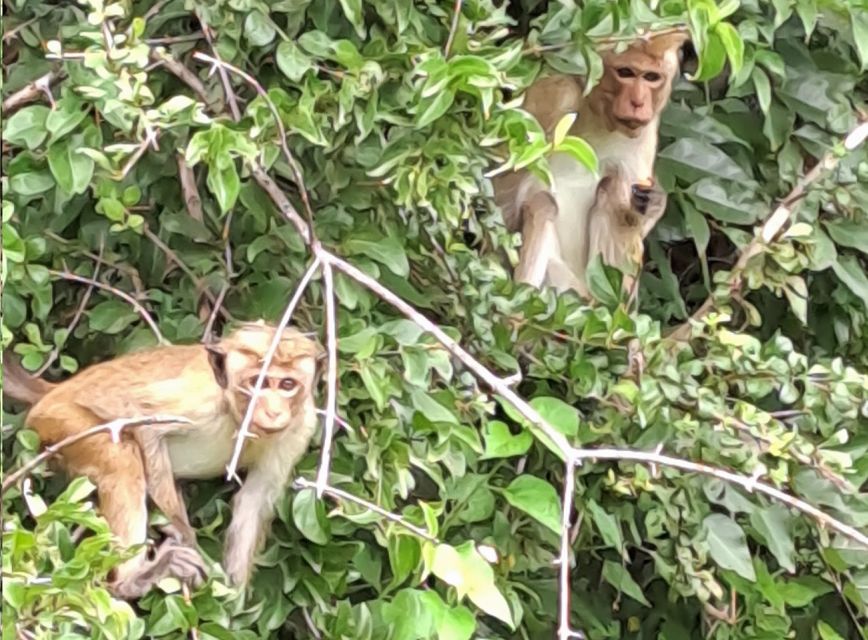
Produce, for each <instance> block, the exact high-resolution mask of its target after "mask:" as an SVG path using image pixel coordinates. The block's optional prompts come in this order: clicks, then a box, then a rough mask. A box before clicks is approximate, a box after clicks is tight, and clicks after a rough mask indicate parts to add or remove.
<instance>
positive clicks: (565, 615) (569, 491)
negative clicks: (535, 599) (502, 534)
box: [558, 456, 585, 640]
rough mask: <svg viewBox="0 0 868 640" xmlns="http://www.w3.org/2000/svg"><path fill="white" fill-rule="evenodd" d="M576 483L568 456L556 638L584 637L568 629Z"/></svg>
mask: <svg viewBox="0 0 868 640" xmlns="http://www.w3.org/2000/svg"><path fill="white" fill-rule="evenodd" d="M575 484H576V461H575V460H574V459H573V457H572V456H569V458H568V459H567V464H566V473H565V474H564V492H563V495H562V498H561V509H562V513H561V554H560V557H559V558H558V566H559V572H558V577H559V583H560V585H559V588H558V610H559V615H558V618H559V619H560V625H559V626H558V640H570V638H584V637H585V636H584V634H581V633H578V632H576V631H573V630H572V629H570V546H571V545H570V534H571V531H570V513H571V512H572V510H573V493H574V491H575Z"/></svg>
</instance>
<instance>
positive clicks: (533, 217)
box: [515, 191, 560, 287]
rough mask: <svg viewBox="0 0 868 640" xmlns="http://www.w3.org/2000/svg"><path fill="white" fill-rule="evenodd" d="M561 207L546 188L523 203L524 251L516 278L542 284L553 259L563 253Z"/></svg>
mask: <svg viewBox="0 0 868 640" xmlns="http://www.w3.org/2000/svg"><path fill="white" fill-rule="evenodd" d="M557 214H558V207H557V204H556V203H555V200H554V198H553V197H552V196H551V194H549V193H548V192H546V191H538V192H536V193H535V194H533V195H532V196H530V197H529V198H528V199H527V200H526V201H525V202H524V203H523V204H522V206H521V217H522V229H521V251H520V252H519V261H518V266H517V267H516V268H515V279H516V280H517V281H518V282H524V283H527V284H531V285H533V286H535V287H541V286H542V285H543V284H544V282H545V277H546V272H547V269H548V264H549V260H550V259H551V258H552V257H557V256H559V255H560V245H559V244H558V237H557V233H556V231H555V224H554V222H555V217H556V216H557Z"/></svg>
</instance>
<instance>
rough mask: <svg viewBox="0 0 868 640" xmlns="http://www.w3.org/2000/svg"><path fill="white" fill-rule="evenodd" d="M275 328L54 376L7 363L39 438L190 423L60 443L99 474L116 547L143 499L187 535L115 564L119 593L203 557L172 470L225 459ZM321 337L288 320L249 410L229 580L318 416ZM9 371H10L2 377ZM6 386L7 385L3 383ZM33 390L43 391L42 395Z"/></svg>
mask: <svg viewBox="0 0 868 640" xmlns="http://www.w3.org/2000/svg"><path fill="white" fill-rule="evenodd" d="M274 331H275V328H274V327H272V326H269V325H265V324H261V323H260V324H247V325H244V326H242V327H240V328H239V329H237V330H236V331H234V332H233V333H231V334H230V335H229V336H227V337H226V338H224V339H222V340H221V341H220V342H218V343H217V344H216V345H213V346H210V347H208V348H206V347H205V346H203V345H188V346H165V347H158V348H155V349H152V350H149V351H142V352H137V353H132V354H127V355H123V356H120V357H117V358H115V359H113V360H108V361H106V362H101V363H99V364H95V365H93V366H91V367H88V368H86V369H84V370H82V371H81V372H80V373H78V374H77V375H75V376H73V377H72V378H70V379H69V380H66V381H65V382H63V383H60V384H58V385H50V384H48V383H44V382H41V383H40V381H36V380H33V379H32V378H30V379H29V380H27V379H22V371H20V370H16V371H13V372H12V378H13V384H12V391H13V392H14V391H15V390H24V391H23V392H22V393H19V394H18V395H16V394H14V393H12V394H10V395H11V396H12V397H15V398H16V399H19V400H22V401H32V400H33V399H34V390H37V389H41V390H43V391H44V392H45V394H44V396H43V397H41V399H38V400H37V401H36V403H35V404H34V406H33V407H32V408H31V409H30V411H29V413H28V415H27V421H26V423H27V426H28V427H29V428H31V429H33V430H34V431H36V433H37V434H38V435H39V437H40V440H41V441H42V443H43V444H46V445H47V444H53V443H56V442H58V441H60V440H62V439H63V438H66V437H68V436H70V435H73V434H75V433H79V432H81V431H83V430H85V429H88V428H90V427H93V426H96V425H99V424H102V423H106V422H109V421H111V420H116V419H121V418H132V417H141V416H149V415H155V414H164V415H165V414H168V415H176V416H179V417H183V418H186V419H187V420H189V424H183V423H179V424H168V425H153V426H141V427H134V428H130V429H127V430H125V431H124V432H123V433H122V441H121V442H120V443H119V444H115V443H113V442H112V440H111V436H110V435H109V434H108V433H100V434H97V435H94V436H91V437H88V438H86V439H84V440H81V441H79V442H77V443H74V444H72V445H70V446H67V447H65V448H64V449H63V451H62V452H61V456H60V459H61V460H60V461H61V463H62V466H63V467H64V468H65V469H66V470H67V471H68V472H69V473H70V474H72V475H84V476H87V477H89V478H91V480H92V481H93V482H94V483H95V484H96V486H97V491H98V495H99V507H100V511H101V513H102V515H103V516H104V517H105V518H106V520H107V521H108V523H109V526H110V527H111V529H112V531H113V532H114V533H115V534H116V535H117V537H118V538H119V541H120V542H121V544H122V545H123V546H129V545H133V544H139V543H143V542H145V536H146V528H147V510H146V498H147V497H148V496H150V498H151V499H152V500H153V501H154V503H155V504H156V506H157V507H158V508H159V509H160V510H161V511H163V512H164V513H165V514H166V515H167V516H168V517H169V518H170V519H171V521H172V525H173V527H174V529H175V531H176V532H177V534H178V536H179V537H180V540H181V542H182V543H183V544H182V545H177V544H175V543H172V544H168V545H166V546H165V548H163V549H161V550H160V552H158V554H157V558H156V559H155V560H153V561H150V562H149V561H147V560H146V558H145V557H144V555H143V554H139V555H137V556H136V557H134V558H133V559H132V560H130V561H129V562H126V563H124V564H122V565H120V566H119V567H118V568H117V572H116V576H115V581H114V584H113V588H114V591H115V593H117V594H118V595H120V596H122V597H137V596H140V595H142V594H143V593H144V592H146V591H147V590H148V589H150V588H151V586H152V585H153V584H154V582H156V581H158V580H159V579H161V578H162V577H164V576H165V575H176V576H178V577H180V578H183V579H192V580H195V579H197V577H198V576H199V574H200V573H201V572H202V571H203V563H202V561H201V558H200V557H199V556H198V552H196V551H195V540H196V536H195V532H194V531H193V529H192V527H191V526H190V524H189V522H188V519H187V513H186V509H185V506H184V503H183V499H182V497H181V495H180V493H179V492H178V490H177V487H176V485H175V481H174V478H175V477H191V478H197V477H199V478H202V477H215V476H219V475H221V474H222V473H223V472H224V470H225V467H226V464H227V463H228V462H229V459H230V456H231V453H232V449H233V446H234V436H235V432H236V430H237V427H238V425H239V424H240V422H241V419H242V417H243V415H244V412H245V411H246V408H247V404H248V402H249V398H250V388H251V386H252V382H253V380H252V379H254V380H255V376H256V375H258V372H259V367H260V366H261V365H262V360H263V357H264V355H265V354H266V352H267V350H268V347H269V345H270V342H271V339H272V338H273V336H274ZM319 353H320V350H319V347H318V345H316V343H314V342H313V341H311V340H309V339H308V338H306V337H304V336H303V335H302V334H300V333H299V332H297V331H296V330H294V329H287V330H286V331H285V332H284V334H283V336H282V339H281V342H280V345H279V348H278V350H277V352H276V354H275V357H274V360H273V362H272V365H271V366H270V367H269V369H268V376H267V378H266V379H265V381H264V383H263V386H262V392H261V395H260V397H259V400H258V402H257V405H256V408H255V410H254V412H253V420H252V423H251V432H252V433H253V434H254V435H256V436H258V438H257V439H253V440H249V441H247V442H246V443H245V445H244V451H243V453H242V457H241V466H242V468H247V469H248V475H247V478H246V480H245V482H244V485H243V486H242V489H241V490H240V491H239V492H238V494H237V495H236V498H235V501H234V503H233V510H234V517H233V521H232V523H231V524H230V528H229V532H228V534H227V548H226V554H225V556H224V565H225V568H226V570H227V572H228V573H229V575H230V577H231V578H232V579H233V581H234V582H236V583H239V584H243V583H244V582H246V581H247V579H248V578H249V575H250V572H251V570H252V566H253V557H254V554H255V552H256V549H257V548H258V545H259V543H260V542H261V540H262V538H263V536H264V532H265V531H266V529H267V526H268V522H269V521H270V520H271V514H272V512H273V506H274V503H275V501H276V500H277V498H278V497H279V496H280V494H281V493H282V491H283V490H284V489H285V487H286V484H287V482H288V480H289V476H290V474H291V471H292V468H293V466H294V465H295V463H296V461H297V460H298V458H299V457H300V456H301V455H302V454H303V453H304V451H305V450H306V449H307V446H308V443H309V441H310V438H311V437H312V435H313V433H314V430H315V427H316V417H315V413H314V405H313V400H312V393H313V386H314V381H315V369H316V360H317V358H318V355H319ZM8 375H9V372H7V376H8ZM6 391H7V393H8V392H9V387H8V386H7V388H6ZM37 395H38V394H37Z"/></svg>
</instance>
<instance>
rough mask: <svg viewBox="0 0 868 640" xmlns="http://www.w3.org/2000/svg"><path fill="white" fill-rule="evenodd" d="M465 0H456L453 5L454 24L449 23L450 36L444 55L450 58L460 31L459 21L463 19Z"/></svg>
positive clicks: (447, 39) (444, 48)
mask: <svg viewBox="0 0 868 640" xmlns="http://www.w3.org/2000/svg"><path fill="white" fill-rule="evenodd" d="M462 4H464V0H455V4H454V6H453V7H452V24H451V25H449V37H448V38H446V46H445V47H443V57H444V58H448V57H449V52H450V51H452V43H453V42H455V34H456V33H457V32H458V23H459V21H460V19H461V5H462Z"/></svg>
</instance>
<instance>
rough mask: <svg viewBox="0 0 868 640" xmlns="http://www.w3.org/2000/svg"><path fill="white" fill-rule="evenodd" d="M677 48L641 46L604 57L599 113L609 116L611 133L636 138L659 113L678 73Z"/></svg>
mask: <svg viewBox="0 0 868 640" xmlns="http://www.w3.org/2000/svg"><path fill="white" fill-rule="evenodd" d="M680 42H682V41H678V44H680ZM675 46H677V44H676V43H675V42H665V43H664V42H656V43H653V45H652V43H647V44H641V45H637V46H634V47H631V48H630V49H627V50H626V51H624V52H622V53H613V54H609V55H608V56H606V57H605V58H604V64H603V76H602V78H600V82H599V85H597V86H598V87H599V97H598V98H597V99H598V100H599V101H600V102H601V103H602V104H599V105H598V106H597V111H598V112H599V113H602V114H604V115H605V116H606V119H607V120H608V124H609V129H610V130H611V131H618V132H620V133H622V134H624V135H625V136H627V137H629V138H636V137H638V136H639V135H640V134H641V133H642V131H643V130H644V129H645V127H646V126H647V125H649V124H650V123H651V122H653V121H654V120H655V118H656V117H657V116H658V115H659V114H660V112H661V111H662V110H663V107H664V106H665V105H666V101H667V100H668V99H669V94H670V92H671V87H672V78H673V77H674V76H675V73H676V72H677V66H678V63H677V57H676V53H675V49H673V48H672V47H675ZM596 90H597V87H595V89H594V91H596ZM592 94H593V92H592Z"/></svg>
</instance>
